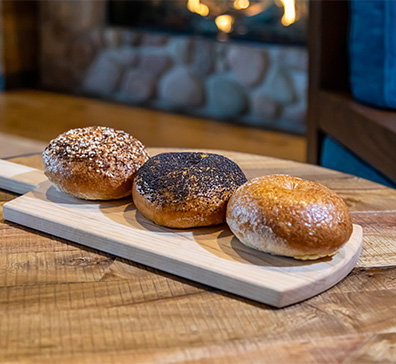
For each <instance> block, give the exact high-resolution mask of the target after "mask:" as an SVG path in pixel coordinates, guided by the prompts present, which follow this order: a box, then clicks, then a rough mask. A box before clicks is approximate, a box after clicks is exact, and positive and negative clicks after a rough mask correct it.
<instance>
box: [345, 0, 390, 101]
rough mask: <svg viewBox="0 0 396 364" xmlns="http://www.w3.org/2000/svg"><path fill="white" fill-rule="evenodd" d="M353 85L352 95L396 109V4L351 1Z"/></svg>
mask: <svg viewBox="0 0 396 364" xmlns="http://www.w3.org/2000/svg"><path fill="white" fill-rule="evenodd" d="M350 4H351V5H350V7H351V26H350V35H349V55H350V75H351V76H350V83H351V90H352V93H353V95H354V96H355V97H356V98H357V99H359V100H361V101H364V102H366V103H369V104H371V105H375V106H379V107H388V108H396V1H392V0H376V1H373V0H351V2H350Z"/></svg>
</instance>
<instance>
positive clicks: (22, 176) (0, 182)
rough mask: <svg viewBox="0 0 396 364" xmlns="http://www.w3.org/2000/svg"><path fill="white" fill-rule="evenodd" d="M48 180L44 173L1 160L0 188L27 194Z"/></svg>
mask: <svg viewBox="0 0 396 364" xmlns="http://www.w3.org/2000/svg"><path fill="white" fill-rule="evenodd" d="M46 180H47V177H46V176H45V174H44V172H43V171H40V170H38V169H35V168H31V167H27V166H23V165H22V164H17V163H12V162H8V161H5V160H2V159H0V188H1V189H3V190H7V191H10V192H15V193H19V194H25V193H28V192H30V191H33V190H34V189H35V188H36V187H37V186H38V185H39V184H40V183H41V182H44V181H46Z"/></svg>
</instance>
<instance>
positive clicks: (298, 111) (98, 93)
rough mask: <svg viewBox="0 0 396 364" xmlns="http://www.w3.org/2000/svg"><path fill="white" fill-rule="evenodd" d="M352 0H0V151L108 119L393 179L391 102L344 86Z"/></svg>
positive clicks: (139, 131)
mask: <svg viewBox="0 0 396 364" xmlns="http://www.w3.org/2000/svg"><path fill="white" fill-rule="evenodd" d="M355 2H358V3H376V4H377V5H376V6H378V4H385V3H386V1H380V0H379V1H375V2H373V1H363V2H362V1H360V2H359V1H358V0H356V1H355ZM351 3H354V2H353V1H352V2H351ZM351 3H350V2H349V1H345V0H340V1H311V2H309V1H308V0H146V1H133V0H131V1H124V0H122V1H120V0H98V1H89V0H84V1H83V0H75V1H65V0H58V1H39V0H32V1H7V0H2V1H0V9H1V19H0V21H1V24H0V25H1V28H0V29H1V30H0V35H1V36H0V40H1V48H0V51H1V54H2V59H1V62H0V88H1V89H2V91H3V92H2V94H0V108H1V111H2V118H1V121H0V133H2V134H1V135H0V145H1V146H0V157H5V156H9V155H15V154H16V153H24V152H26V151H37V150H40V149H41V148H42V147H43V145H44V146H45V144H46V143H47V142H48V141H49V140H50V139H52V138H54V137H56V136H57V135H58V134H59V133H61V132H63V131H65V130H68V129H70V128H73V127H82V126H86V125H108V126H112V127H115V128H121V129H124V130H126V131H127V132H129V133H131V134H132V135H134V136H136V137H138V138H139V139H141V140H142V141H143V143H144V144H146V145H148V146H161V147H187V148H216V149H226V150H236V151H241V152H250V153H257V154H263V155H269V156H275V157H279V158H286V159H293V160H297V161H308V162H311V163H316V164H321V165H323V166H326V167H330V168H334V169H338V170H341V171H344V172H348V173H353V174H357V175H359V173H360V172H361V171H362V170H363V169H364V168H367V170H368V171H369V172H370V173H369V174H367V173H366V174H364V175H363V176H364V177H367V176H368V177H369V178H371V179H374V180H375V178H377V177H375V176H379V177H378V178H379V179H378V181H380V182H381V183H383V182H384V181H385V182H387V183H391V182H392V181H395V180H396V172H392V171H393V170H395V169H396V168H394V167H395V157H393V156H392V157H389V154H390V155H393V154H395V155H396V153H393V154H392V152H391V150H389V148H391V149H392V148H393V145H395V143H394V141H396V140H393V135H394V134H395V130H394V128H395V127H394V122H393V121H392V122H388V123H386V122H385V123H384V120H390V119H392V118H393V112H392V111H391V112H389V111H388V110H387V111H378V112H379V114H376V112H377V107H378V105H370V106H369V107H366V106H364V105H361V102H362V101H363V102H364V101H365V100H357V99H359V98H356V97H354V96H355V95H354V92H353V91H354V90H353V88H352V90H351V87H350V67H351V64H350V60H349V50H350V44H348V39H349V36H350V35H349V32H350V24H351V21H353V16H354V13H353V11H354V9H353V8H352V11H351V6H350V5H351ZM366 28H367V27H366ZM371 28H373V27H369V28H367V31H369V30H370V29H371ZM373 29H374V28H373ZM365 37H366V39H369V37H368V33H367V32H366V34H365ZM366 43H367V42H366ZM308 64H309V65H310V66H309V67H308ZM308 68H309V69H308ZM352 71H353V69H352ZM308 89H309V93H308ZM366 101H367V100H366ZM369 101H370V100H369ZM351 120H353V122H351ZM367 130H370V132H367ZM386 133H388V137H387V138H384V139H383V140H382V139H381V137H380V136H379V135H382V136H383V135H384V134H386ZM389 133H391V134H389ZM389 135H391V137H390V136H389ZM15 138H16V139H15ZM18 138H19V139H18ZM12 145H14V148H11V146H12ZM378 145H382V146H383V147H381V148H379V147H378ZM385 145H386V148H388V151H386V150H385ZM15 146H19V149H15V148H16V147H15ZM376 146H377V147H376ZM345 153H346V154H345ZM372 175H373V176H374V177H373V176H372ZM381 178H382V179H381Z"/></svg>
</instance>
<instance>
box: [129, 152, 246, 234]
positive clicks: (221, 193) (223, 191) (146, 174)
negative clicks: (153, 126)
mask: <svg viewBox="0 0 396 364" xmlns="http://www.w3.org/2000/svg"><path fill="white" fill-rule="evenodd" d="M245 181H246V177H245V175H244V174H243V172H242V171H241V169H240V168H239V167H238V165H237V164H236V163H234V162H232V161H231V160H229V159H228V158H226V157H223V156H220V155H217V154H207V153H162V154H159V155H157V156H155V157H153V158H151V159H150V160H149V161H148V162H147V163H146V164H145V165H144V166H143V167H142V168H141V169H140V170H139V171H138V173H137V174H136V177H135V180H134V183H133V189H132V196H133V201H134V203H135V205H136V207H137V209H138V210H139V211H140V212H141V213H142V214H143V215H144V216H145V217H147V218H148V219H150V220H152V221H154V222H155V223H157V224H160V225H164V226H168V227H174V228H191V227H198V226H210V225H218V224H221V223H224V222H225V213H226V205H227V202H228V200H229V198H230V196H231V194H232V193H233V192H234V191H235V190H236V189H237V188H238V187H239V186H240V185H241V184H243V183H244V182H245Z"/></svg>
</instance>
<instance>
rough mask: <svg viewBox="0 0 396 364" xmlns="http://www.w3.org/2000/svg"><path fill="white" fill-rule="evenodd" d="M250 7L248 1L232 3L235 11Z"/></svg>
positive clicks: (241, 0)
mask: <svg viewBox="0 0 396 364" xmlns="http://www.w3.org/2000/svg"><path fill="white" fill-rule="evenodd" d="M249 5H250V2H249V0H235V1H234V8H235V9H236V10H241V9H246V8H248V7H249Z"/></svg>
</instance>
